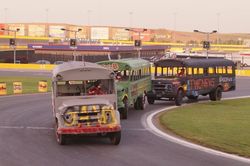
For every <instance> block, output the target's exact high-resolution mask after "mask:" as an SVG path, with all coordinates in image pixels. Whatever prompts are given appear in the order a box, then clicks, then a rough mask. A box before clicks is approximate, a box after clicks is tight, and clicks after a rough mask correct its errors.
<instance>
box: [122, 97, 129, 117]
mask: <svg viewBox="0 0 250 166" xmlns="http://www.w3.org/2000/svg"><path fill="white" fill-rule="evenodd" d="M122 119H128V100H127V99H126V100H124V107H123V110H122Z"/></svg>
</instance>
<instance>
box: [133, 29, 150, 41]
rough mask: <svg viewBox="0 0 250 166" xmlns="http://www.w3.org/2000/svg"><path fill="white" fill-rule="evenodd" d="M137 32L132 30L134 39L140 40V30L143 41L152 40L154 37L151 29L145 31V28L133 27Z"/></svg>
mask: <svg viewBox="0 0 250 166" xmlns="http://www.w3.org/2000/svg"><path fill="white" fill-rule="evenodd" d="M133 30H134V31H135V32H132V37H133V40H139V32H140V34H141V40H142V41H150V40H151V38H152V32H151V30H150V29H147V31H145V32H143V29H133Z"/></svg>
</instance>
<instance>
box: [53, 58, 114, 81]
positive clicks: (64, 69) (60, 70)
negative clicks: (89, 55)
mask: <svg viewBox="0 0 250 166" xmlns="http://www.w3.org/2000/svg"><path fill="white" fill-rule="evenodd" d="M84 69H86V70H84ZM88 69H90V70H91V71H96V72H98V71H99V73H100V71H101V73H100V76H97V75H95V76H93V74H92V75H91V74H90V75H91V77H93V78H95V77H96V78H99V77H100V78H102V77H103V78H105V77H107V76H108V75H110V73H112V71H111V70H109V69H107V68H105V67H103V66H101V65H98V64H96V63H90V62H80V61H71V62H65V63H63V64H61V65H58V66H56V67H55V68H54V70H53V78H55V77H56V76H57V75H58V74H60V75H61V74H64V75H65V74H66V73H68V74H67V77H69V76H68V75H70V74H71V76H70V78H71V77H84V75H83V73H81V74H77V73H76V72H77V71H80V72H81V71H88ZM80 72H78V73H80ZM73 75H74V76H73ZM86 77H87V75H86ZM75 79H81V78H75Z"/></svg>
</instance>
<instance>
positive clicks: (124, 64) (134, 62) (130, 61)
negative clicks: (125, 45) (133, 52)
mask: <svg viewBox="0 0 250 166" xmlns="http://www.w3.org/2000/svg"><path fill="white" fill-rule="evenodd" d="M114 63H116V64H120V65H119V69H117V70H125V69H129V70H131V69H137V68H142V67H147V66H150V62H149V61H147V60H144V59H141V58H126V59H116V60H109V61H101V62H98V64H104V65H105V64H114Z"/></svg>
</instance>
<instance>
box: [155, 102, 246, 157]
mask: <svg viewBox="0 0 250 166" xmlns="http://www.w3.org/2000/svg"><path fill="white" fill-rule="evenodd" d="M249 103H250V98H246V99H236V100H225V101H218V102H208V103H198V104H193V105H189V106H184V107H179V108H176V109H173V110H171V111H168V112H166V113H164V114H162V115H161V116H160V124H161V125H162V126H163V127H164V128H166V129H167V130H170V131H171V132H173V133H174V134H176V135H179V136H181V137H183V138H185V139H188V140H190V141H192V142H194V143H198V144H201V145H203V146H207V147H210V148H213V149H217V150H220V151H224V152H227V153H233V154H238V155H240V156H245V157H250V104H249Z"/></svg>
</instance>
